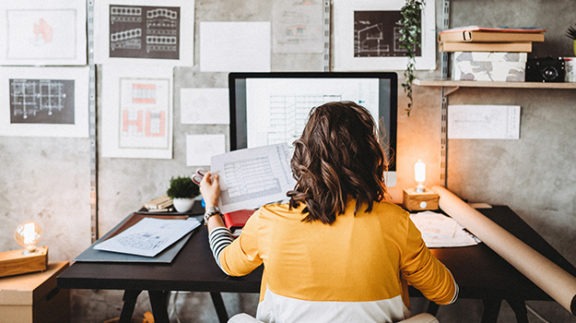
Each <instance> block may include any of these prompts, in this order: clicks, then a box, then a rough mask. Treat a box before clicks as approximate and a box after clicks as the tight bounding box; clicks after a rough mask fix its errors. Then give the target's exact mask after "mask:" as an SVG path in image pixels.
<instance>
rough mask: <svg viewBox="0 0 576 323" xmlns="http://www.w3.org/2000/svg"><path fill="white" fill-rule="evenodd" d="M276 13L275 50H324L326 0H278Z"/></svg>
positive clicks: (317, 51)
mask: <svg viewBox="0 0 576 323" xmlns="http://www.w3.org/2000/svg"><path fill="white" fill-rule="evenodd" d="M273 15H274V17H273V19H272V21H273V24H274V27H273V28H272V32H273V35H272V36H273V37H272V41H273V48H272V49H273V51H274V52H275V53H321V52H322V50H323V48H324V39H323V37H322V27H323V26H322V1H320V0H290V1H274V10H273Z"/></svg>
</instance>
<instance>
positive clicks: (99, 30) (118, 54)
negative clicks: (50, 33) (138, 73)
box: [94, 0, 195, 66]
mask: <svg viewBox="0 0 576 323" xmlns="http://www.w3.org/2000/svg"><path fill="white" fill-rule="evenodd" d="M194 3H195V1H194V0H162V1H159V0H138V1H133V0H98V1H95V4H94V42H95V46H94V60H95V62H96V63H97V64H104V63H114V62H116V63H118V62H126V61H127V60H133V61H135V62H137V63H147V64H155V65H165V66H174V65H189V66H192V65H194V56H193V55H194Z"/></svg>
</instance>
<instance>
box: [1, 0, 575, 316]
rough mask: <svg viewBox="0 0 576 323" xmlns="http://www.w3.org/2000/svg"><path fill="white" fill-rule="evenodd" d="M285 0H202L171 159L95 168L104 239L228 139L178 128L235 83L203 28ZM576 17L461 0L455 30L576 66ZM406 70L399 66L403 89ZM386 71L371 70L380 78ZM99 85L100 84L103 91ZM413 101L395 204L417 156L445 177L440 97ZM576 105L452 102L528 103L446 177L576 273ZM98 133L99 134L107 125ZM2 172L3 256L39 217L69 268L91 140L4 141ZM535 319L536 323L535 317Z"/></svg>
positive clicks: (435, 178)
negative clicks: (206, 141)
mask: <svg viewBox="0 0 576 323" xmlns="http://www.w3.org/2000/svg"><path fill="white" fill-rule="evenodd" d="M279 1H281V0H274V1H266V0H197V1H196V4H195V8H196V12H195V21H196V26H195V62H194V66H186V67H178V68H175V69H174V94H173V97H174V155H173V158H172V159H170V160H153V159H122V158H102V157H99V158H98V160H97V162H98V189H99V191H98V193H99V195H98V200H97V203H98V209H99V211H98V217H99V222H98V229H99V232H100V234H103V233H105V232H106V231H107V230H109V229H110V228H112V227H113V226H114V225H115V224H116V223H118V222H119V221H120V220H121V219H123V218H124V217H125V216H126V215H128V214H129V213H130V212H132V211H135V210H136V209H138V208H139V207H140V206H141V205H142V204H143V203H144V202H146V201H147V200H149V199H151V198H153V197H156V196H158V195H161V194H163V193H164V192H165V190H166V188H167V183H168V180H169V179H170V177H171V176H176V175H189V174H192V173H193V172H194V171H195V167H187V166H186V147H185V137H186V135H187V134H210V133H224V134H226V135H228V126H222V125H203V126H198V125H184V124H181V123H180V122H179V120H180V110H179V109H180V98H179V93H180V89H181V88H196V87H207V88H210V87H220V88H222V87H227V73H205V72H200V69H199V66H198V63H199V61H198V59H199V56H198V55H199V50H198V49H199V48H198V46H199V42H198V34H199V33H198V25H199V23H200V22H202V21H271V20H272V16H273V15H272V12H273V9H274V5H275V4H277V3H278V2H279ZM441 7H442V1H440V0H436V8H437V10H436V11H437V17H436V19H437V25H440V21H441V19H442V17H441ZM575 10H576V2H574V1H573V0H557V1H554V2H550V1H543V0H539V1H529V0H511V1H496V0H489V1H473V0H453V1H451V25H452V26H464V25H483V26H502V25H506V26H539V27H542V28H545V29H546V30H547V32H546V41H545V42H544V43H541V44H536V45H535V48H534V54H536V55H538V56H547V55H552V56H575V54H574V53H573V52H572V42H571V41H570V40H569V39H568V38H566V37H565V36H564V32H565V30H566V29H567V27H568V26H570V25H572V24H574V23H576V19H575V18H574V12H575ZM272 24H274V22H273V21H272ZM273 26H274V25H273ZM322 68H323V58H322V55H321V54H278V53H273V54H272V71H322ZM403 68H404V67H403V66H398V72H399V73H398V74H399V76H400V79H401V78H402V70H403ZM379 70H380V69H378V67H377V66H375V67H374V71H379ZM103 72H105V67H104V68H103V67H101V66H97V75H98V76H101V75H102V73H103ZM418 76H419V77H421V78H438V77H439V76H440V71H439V69H436V70H435V71H418ZM98 79H101V78H100V77H99V78H98ZM400 81H401V80H400ZM101 86H102V84H98V88H101ZM414 91H415V92H414V96H415V108H414V110H413V112H412V114H411V116H410V117H408V116H407V115H406V114H405V113H404V112H403V111H404V110H403V109H404V106H405V105H406V99H405V97H404V94H403V92H402V90H399V105H398V106H399V108H398V109H399V111H398V112H399V113H398V115H399V116H398V160H397V162H398V176H399V180H398V185H397V187H395V188H392V189H391V196H392V198H393V199H395V200H396V201H399V198H400V196H401V189H402V188H406V187H411V186H412V185H414V182H413V179H412V165H413V163H414V161H415V160H416V159H418V158H422V159H424V160H426V161H427V164H428V169H429V171H428V175H429V176H428V178H429V182H428V183H427V184H428V185H432V184H443V181H442V180H441V179H440V163H441V156H440V140H441V132H440V125H441V109H440V106H441V97H440V89H439V88H433V87H416V88H415V90H414ZM99 95H100V93H98V96H99ZM100 99H101V98H100V97H97V101H98V104H97V111H98V117H99V118H98V119H99V120H101V111H102V110H103V109H105V108H106V107H104V106H102V104H101V103H100V102H102V101H101V100H100ZM575 102H576V92H575V91H574V90H541V89H460V90H458V91H457V92H455V93H454V94H452V95H451V96H450V103H454V104H510V105H520V106H521V107H522V113H521V129H520V132H521V134H520V139H519V140H450V141H449V142H448V169H447V185H448V188H449V189H450V190H451V191H453V192H454V193H456V194H457V195H459V196H460V197H462V198H463V199H465V200H468V201H471V202H486V203H490V204H505V205H508V206H510V207H511V208H512V209H513V210H514V211H516V212H517V213H518V214H519V215H520V216H521V217H522V218H523V219H524V220H525V221H526V222H528V223H529V224H530V225H531V226H532V227H533V228H534V229H535V230H536V231H537V232H538V233H540V234H541V235H542V236H543V237H544V238H545V239H546V240H548V242H549V243H550V244H551V245H553V246H554V247H555V248H556V249H557V250H558V251H559V252H560V253H562V254H563V255H564V256H565V257H566V258H567V259H568V260H569V261H570V262H572V263H573V264H574V263H576V248H574V245H575V244H576V234H575V232H576V167H574V163H575V162H576V153H575V151H576V140H574V138H576V127H575V126H574V124H576V107H575V104H574V103H575ZM4 108H5V107H4ZM98 127H99V128H98V129H99V130H101V129H102V125H101V124H99V126H98ZM100 138H101V133H100V134H99V136H98V139H100ZM0 165H1V166H2V167H1V170H0V202H1V204H0V219H1V222H0V223H1V225H0V250H9V249H16V248H18V246H17V245H16V243H15V242H14V240H13V239H12V232H13V230H14V229H15V228H16V225H17V224H18V223H20V222H22V221H24V220H27V219H34V220H36V221H38V222H40V224H41V225H42V226H43V227H44V231H45V233H44V238H43V239H42V243H43V244H45V245H48V246H49V248H50V260H51V261H62V260H72V259H73V258H74V257H75V256H76V255H78V254H79V253H80V252H81V251H82V250H84V249H85V248H87V247H88V246H89V245H90V243H91V239H90V233H91V222H90V197H91V196H90V142H89V140H88V139H84V138H80V139H76V138H24V137H0ZM72 295H73V299H72V303H73V308H72V314H73V322H102V321H103V320H105V319H109V318H112V317H115V316H118V315H119V313H120V308H121V304H122V303H121V293H120V292H119V291H102V290H99V291H90V290H82V291H74V292H73V294H72ZM174 298H175V299H173V301H172V302H171V306H172V307H174V308H175V310H174V312H175V313H177V314H178V317H179V318H180V320H181V321H182V322H217V317H216V314H215V312H214V309H213V307H212V306H211V301H210V297H209V295H207V294H206V293H180V294H178V295H174ZM224 300H225V302H226V305H227V307H228V310H229V314H235V313H238V312H248V313H252V314H253V313H254V312H255V309H256V304H257V295H255V294H242V295H240V294H226V295H224ZM424 305H425V304H423V302H421V300H418V299H415V300H414V303H413V307H414V311H416V312H418V311H421V310H422V308H423V306H424ZM528 305H529V306H530V307H531V308H532V309H534V310H535V311H536V312H537V313H538V314H539V315H541V316H542V317H544V318H546V319H547V320H548V321H550V322H576V320H575V319H574V317H572V316H571V315H570V314H569V313H567V312H566V311H565V310H564V309H563V308H561V307H560V306H559V305H558V304H555V303H554V302H529V304H528ZM148 310H150V309H149V303H148V302H147V299H146V295H144V294H143V295H142V296H141V297H140V299H139V303H138V305H137V308H136V311H135V317H142V313H143V312H145V311H148ZM481 312H482V303H481V302H480V301H472V300H459V301H458V302H457V303H456V304H453V305H449V306H444V307H441V308H440V311H439V313H438V318H439V319H440V320H441V321H442V322H473V321H480V316H481ZM529 319H530V322H539V319H538V318H537V317H536V316H535V315H533V314H531V313H530V314H529ZM174 320H175V319H174ZM513 320H514V316H513V314H512V312H511V310H510V309H509V307H508V306H507V305H506V304H503V307H502V309H501V313H500V319H499V322H508V321H513Z"/></svg>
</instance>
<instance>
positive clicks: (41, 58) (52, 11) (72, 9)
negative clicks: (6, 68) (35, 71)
mask: <svg viewBox="0 0 576 323" xmlns="http://www.w3.org/2000/svg"><path fill="white" fill-rule="evenodd" d="M0 17H2V19H1V20H0V64H3V65H84V64H86V2H85V1H83V0H27V1H1V2H0Z"/></svg>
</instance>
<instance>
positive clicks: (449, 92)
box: [442, 86, 460, 97]
mask: <svg viewBox="0 0 576 323" xmlns="http://www.w3.org/2000/svg"><path fill="white" fill-rule="evenodd" d="M458 90H460V87H459V86H454V87H452V88H450V89H446V88H445V87H443V91H442V96H443V97H449V96H450V95H452V94H454V93H455V92H456V91H458Z"/></svg>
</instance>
